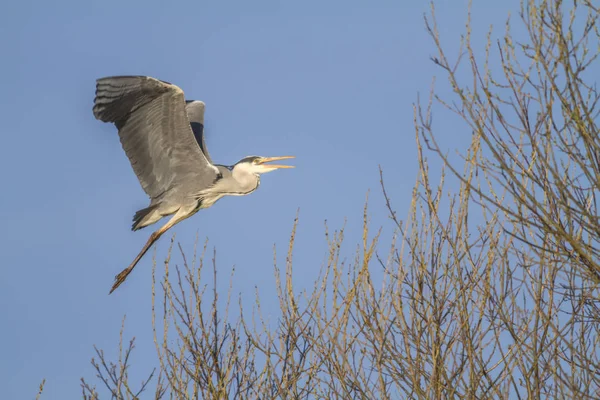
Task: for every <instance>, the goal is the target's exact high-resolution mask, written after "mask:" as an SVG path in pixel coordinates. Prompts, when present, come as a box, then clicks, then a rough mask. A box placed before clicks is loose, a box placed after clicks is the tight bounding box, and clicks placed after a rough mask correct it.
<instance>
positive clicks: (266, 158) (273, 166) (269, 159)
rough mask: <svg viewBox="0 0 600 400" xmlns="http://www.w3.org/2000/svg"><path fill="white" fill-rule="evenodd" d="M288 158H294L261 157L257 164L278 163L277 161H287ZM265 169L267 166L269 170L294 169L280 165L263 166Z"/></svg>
mask: <svg viewBox="0 0 600 400" xmlns="http://www.w3.org/2000/svg"><path fill="white" fill-rule="evenodd" d="M290 158H295V156H281V157H263V158H262V159H261V160H260V161H259V162H258V164H264V163H268V162H271V161H279V160H287V159H290ZM265 166H266V167H267V166H268V167H269V168H294V166H293V165H280V164H269V165H265Z"/></svg>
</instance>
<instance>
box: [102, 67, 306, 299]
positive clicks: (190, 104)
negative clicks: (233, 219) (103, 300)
mask: <svg viewBox="0 0 600 400" xmlns="http://www.w3.org/2000/svg"><path fill="white" fill-rule="evenodd" d="M204 110H205V104H204V102H202V101H199V100H186V99H185V96H184V92H183V90H181V89H180V88H179V87H178V86H176V85H174V84H171V83H169V82H166V81H162V80H159V79H156V78H153V77H150V76H133V75H132V76H109V77H104V78H100V79H97V80H96V96H95V99H94V106H93V113H94V116H95V117H96V119H98V120H100V121H102V122H109V123H113V124H114V125H115V127H116V128H117V131H118V135H119V138H120V141H121V145H122V147H123V150H124V151H125V154H126V155H127V157H128V159H129V162H130V163H131V166H132V168H133V171H134V172H135V175H136V176H137V178H138V180H139V182H140V184H141V186H142V189H143V190H144V191H145V192H146V194H147V195H148V197H149V198H150V205H149V206H148V207H146V208H143V209H141V210H139V211H137V212H136V213H135V215H134V216H133V225H132V227H131V229H132V230H133V231H137V230H139V229H142V228H145V227H147V226H149V225H152V224H154V223H156V222H158V221H159V220H161V219H162V218H163V217H166V216H171V218H170V219H169V220H168V221H167V222H166V223H165V224H164V225H163V226H162V227H160V228H159V229H158V230H156V231H155V232H153V233H152V234H151V235H150V237H149V238H148V241H147V242H146V244H145V245H144V247H143V248H142V250H141V251H140V252H139V254H138V255H137V256H136V257H135V259H134V260H133V262H132V263H131V264H130V265H129V266H128V267H127V268H125V269H124V270H123V271H121V272H120V273H119V274H118V275H116V276H115V281H114V284H113V286H112V288H111V290H110V292H109V294H110V293H112V292H114V291H115V290H116V289H117V288H118V287H119V286H120V285H121V284H122V283H123V282H124V281H125V279H127V276H128V275H129V274H130V273H131V272H132V271H133V269H134V268H135V266H136V265H137V263H138V262H139V261H140V260H141V259H142V257H143V256H144V254H146V252H147V251H148V249H149V248H150V247H151V246H152V244H154V243H155V242H156V241H157V240H158V239H159V238H160V237H161V236H162V235H163V234H164V233H165V232H166V231H167V230H169V229H170V228H171V227H173V226H174V225H175V224H177V223H179V222H181V221H183V220H184V219H186V218H189V217H190V216H192V215H194V214H195V213H196V212H198V211H199V210H201V209H204V208H208V207H211V206H212V205H213V204H215V203H216V202H217V201H218V200H219V199H221V198H222V197H224V196H244V195H248V194H250V193H252V192H254V191H255V190H256V189H257V188H258V186H259V185H260V175H261V174H264V173H267V172H271V171H275V170H276V169H283V168H293V166H291V165H276V164H270V163H271V162H273V161H278V160H285V159H290V158H294V156H280V157H260V156H247V157H244V158H242V159H241V160H240V161H238V162H237V163H236V164H234V165H231V166H227V165H219V164H214V163H213V161H212V159H211V157H210V155H209V153H208V150H207V148H206V142H205V140H204Z"/></svg>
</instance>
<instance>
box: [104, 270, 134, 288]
mask: <svg viewBox="0 0 600 400" xmlns="http://www.w3.org/2000/svg"><path fill="white" fill-rule="evenodd" d="M132 269H133V268H125V269H124V270H123V271H121V272H120V273H119V274H118V275H117V276H115V283H114V284H113V286H112V288H111V289H110V292H109V293H108V294H111V293H112V292H114V291H115V290H116V289H117V288H118V287H119V286H121V284H122V283H123V282H125V279H127V276H128V275H129V274H130V273H131V270H132Z"/></svg>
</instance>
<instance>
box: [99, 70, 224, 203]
mask: <svg viewBox="0 0 600 400" xmlns="http://www.w3.org/2000/svg"><path fill="white" fill-rule="evenodd" d="M93 111H94V116H95V117H96V118H97V119H99V120H101V121H104V122H113V123H114V124H115V126H116V127H117V129H118V130H119V137H120V139H121V144H122V145H123V149H124V150H125V153H126V154H127V157H128V158H129V161H130V162H131V166H132V167H133V170H134V172H135V174H136V175H137V177H138V179H139V181H140V183H141V185H142V188H143V189H144V191H145V192H146V193H147V194H148V196H150V198H152V199H155V198H157V197H159V196H161V195H162V194H163V193H165V192H166V191H167V190H169V189H171V188H174V187H176V186H177V185H182V184H183V183H185V186H186V189H187V190H189V191H190V192H191V191H193V190H195V189H198V188H200V189H201V188H202V187H206V186H209V185H210V184H212V182H213V181H214V178H215V176H216V175H217V174H218V170H217V169H216V168H215V167H214V166H213V165H212V164H211V163H209V162H208V160H207V159H206V157H205V156H204V153H203V152H202V150H201V148H200V146H199V145H198V144H197V143H196V140H195V138H194V134H193V132H192V129H191V127H190V121H189V120H188V116H187V113H186V107H185V99H184V94H183V91H182V90H181V89H180V88H179V87H177V86H175V85H172V84H170V83H168V82H163V81H159V80H157V79H154V78H151V77H147V76H114V77H106V78H101V79H98V80H97V81H96V98H95V99H94V109H93ZM182 186H183V185H182ZM190 186H191V187H190Z"/></svg>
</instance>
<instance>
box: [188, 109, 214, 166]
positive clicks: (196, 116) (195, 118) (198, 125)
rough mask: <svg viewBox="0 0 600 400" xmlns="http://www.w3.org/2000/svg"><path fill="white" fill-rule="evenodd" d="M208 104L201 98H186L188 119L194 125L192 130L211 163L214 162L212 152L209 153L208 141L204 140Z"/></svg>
mask: <svg viewBox="0 0 600 400" xmlns="http://www.w3.org/2000/svg"><path fill="white" fill-rule="evenodd" d="M205 108H206V106H205V105H204V102H202V101H199V100H186V102H185V110H186V111H187V115H188V119H189V120H190V125H191V126H192V131H194V136H195V137H196V142H198V145H199V146H200V148H201V149H202V152H203V153H204V156H205V157H206V159H207V160H208V162H209V163H211V164H213V161H212V159H211V158H210V154H208V149H207V148H206V142H205V140H204V109H205Z"/></svg>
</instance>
